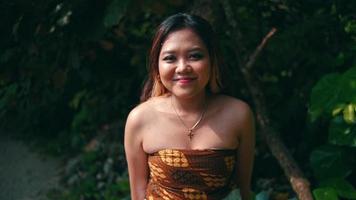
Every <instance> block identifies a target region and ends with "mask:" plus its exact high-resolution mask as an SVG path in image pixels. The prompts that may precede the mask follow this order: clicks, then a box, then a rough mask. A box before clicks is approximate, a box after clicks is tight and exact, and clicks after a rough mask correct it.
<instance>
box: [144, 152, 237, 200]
mask: <svg viewBox="0 0 356 200" xmlns="http://www.w3.org/2000/svg"><path fill="white" fill-rule="evenodd" d="M235 163H236V150H232V149H231V150H230V149H229V150H228V149H222V150H180V149H164V150H160V151H158V152H155V153H153V154H150V155H149V157H148V165H149V169H150V178H149V183H148V186H147V190H146V199H147V200H158V199H159V200H160V199H164V200H185V199H196V200H198V199H201V200H221V199H223V198H224V197H225V196H226V195H228V193H229V192H230V191H231V186H232V183H233V179H232V177H233V172H234V169H235Z"/></svg>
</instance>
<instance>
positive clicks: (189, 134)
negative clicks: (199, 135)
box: [188, 129, 194, 140]
mask: <svg viewBox="0 0 356 200" xmlns="http://www.w3.org/2000/svg"><path fill="white" fill-rule="evenodd" d="M188 136H189V140H192V138H193V136H194V134H193V130H192V129H189V133H188Z"/></svg>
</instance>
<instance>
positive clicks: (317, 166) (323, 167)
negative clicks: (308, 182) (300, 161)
mask: <svg viewBox="0 0 356 200" xmlns="http://www.w3.org/2000/svg"><path fill="white" fill-rule="evenodd" d="M346 156H347V152H346V151H345V150H344V149H343V148H341V147H337V146H333V145H325V146H321V147H319V148H317V149H315V150H314V151H313V152H312V153H311V155H310V163H311V167H312V169H313V171H314V174H315V176H316V177H317V178H318V180H325V179H329V178H335V177H346V176H348V175H349V174H350V173H351V172H352V169H353V168H352V167H351V165H350V163H349V160H348V158H347V157H346Z"/></svg>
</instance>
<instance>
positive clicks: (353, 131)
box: [328, 116, 356, 147]
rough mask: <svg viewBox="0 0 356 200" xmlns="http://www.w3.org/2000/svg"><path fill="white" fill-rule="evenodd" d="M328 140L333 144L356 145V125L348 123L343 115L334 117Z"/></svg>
mask: <svg viewBox="0 0 356 200" xmlns="http://www.w3.org/2000/svg"><path fill="white" fill-rule="evenodd" d="M328 141H329V143H331V144H336V145H347V146H351V147H356V125H349V124H347V123H346V122H345V121H344V119H343V117H342V116H336V117H334V118H333V119H332V120H331V122H330V125H329V135H328Z"/></svg>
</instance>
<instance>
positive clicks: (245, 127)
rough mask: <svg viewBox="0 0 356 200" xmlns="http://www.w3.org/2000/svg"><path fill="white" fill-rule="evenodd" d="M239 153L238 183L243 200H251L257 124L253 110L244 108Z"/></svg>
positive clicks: (247, 107)
mask: <svg viewBox="0 0 356 200" xmlns="http://www.w3.org/2000/svg"><path fill="white" fill-rule="evenodd" d="M244 107H245V108H244V109H240V112H241V110H242V111H243V112H242V113H243V117H242V118H241V119H242V120H241V121H242V122H241V124H242V128H241V132H240V138H239V148H238V152H237V183H238V186H239V188H240V194H241V198H242V200H251V199H252V198H251V191H250V190H251V175H252V168H253V160H254V151H255V123H254V117H253V113H252V111H251V109H250V108H249V106H248V105H246V106H244Z"/></svg>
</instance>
